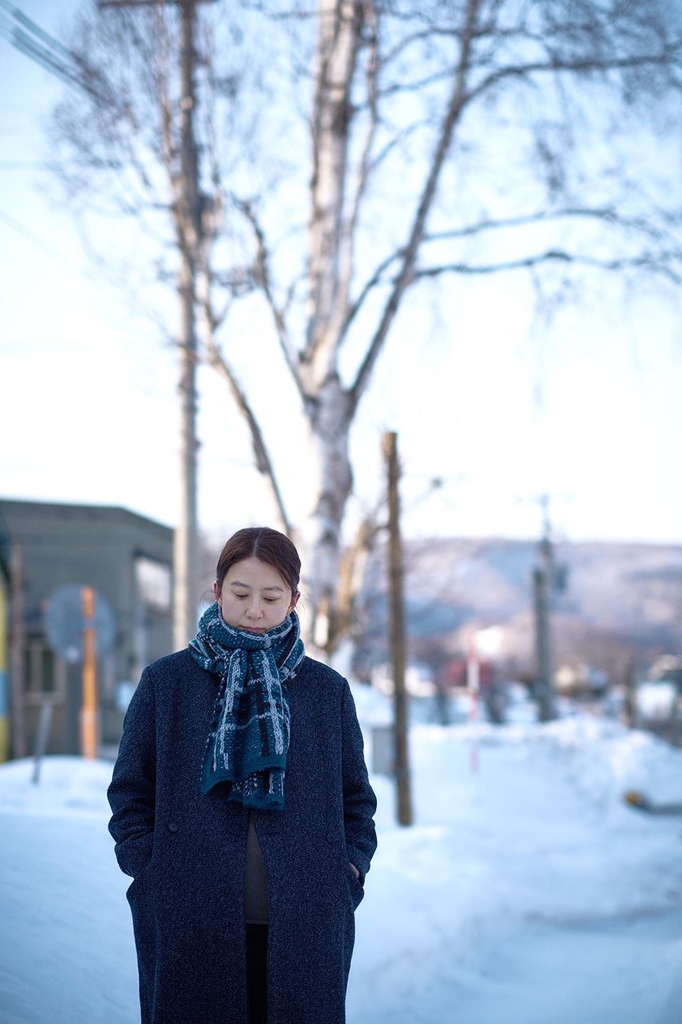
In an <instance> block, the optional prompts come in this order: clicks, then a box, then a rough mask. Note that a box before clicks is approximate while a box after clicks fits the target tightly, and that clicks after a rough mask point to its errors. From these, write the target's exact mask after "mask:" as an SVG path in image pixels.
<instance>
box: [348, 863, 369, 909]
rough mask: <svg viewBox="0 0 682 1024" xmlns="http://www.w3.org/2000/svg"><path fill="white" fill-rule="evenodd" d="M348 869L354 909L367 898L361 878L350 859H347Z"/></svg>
mask: <svg viewBox="0 0 682 1024" xmlns="http://www.w3.org/2000/svg"><path fill="white" fill-rule="evenodd" d="M347 865H348V870H347V872H346V874H347V876H348V884H349V888H350V896H351V900H352V902H353V910H357V908H358V907H359V906H360V904H361V903H362V901H363V900H364V898H365V890H364V887H363V885H362V883H361V882H360V879H359V878H358V877H357V876H356V874H355V872H354V871H353V868H352V867H351V864H350V861H347Z"/></svg>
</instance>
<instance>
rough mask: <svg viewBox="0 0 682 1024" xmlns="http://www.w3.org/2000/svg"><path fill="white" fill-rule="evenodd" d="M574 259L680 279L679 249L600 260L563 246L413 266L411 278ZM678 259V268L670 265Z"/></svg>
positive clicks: (486, 271)
mask: <svg viewBox="0 0 682 1024" xmlns="http://www.w3.org/2000/svg"><path fill="white" fill-rule="evenodd" d="M550 262H555V263H577V264H580V265H582V266H587V267H594V268H597V269H599V270H633V269H636V268H640V267H641V268H646V269H650V270H653V271H655V272H656V273H659V274H661V275H662V276H663V277H667V278H668V280H669V281H671V282H673V283H674V284H680V283H682V250H679V249H678V250H672V251H670V252H664V253H640V254H639V255H638V256H622V257H619V258H616V259H612V260H600V259H597V258H596V257H594V256H584V255H580V254H578V253H569V252H566V251H565V250H563V249H548V250H547V251H546V252H542V253H536V254H535V255H533V256H524V257H522V258H521V259H518V260H506V261H503V262H501V263H489V264H483V265H481V266H478V267H477V266H472V265H471V264H469V263H444V264H442V265H440V266H437V267H422V268H417V269H415V270H414V279H415V280H419V279H421V278H426V277H440V276H441V275H442V274H469V275H476V274H480V275H483V274H497V273H499V272H500V271H503V270H527V269H529V268H530V267H536V266H538V264H540V263H550ZM675 263H679V264H680V267H681V270H680V271H679V272H677V271H675V270H674V269H673V265H674V264H675Z"/></svg>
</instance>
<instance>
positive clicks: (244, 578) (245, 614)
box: [213, 558, 299, 633]
mask: <svg viewBox="0 0 682 1024" xmlns="http://www.w3.org/2000/svg"><path fill="white" fill-rule="evenodd" d="M213 592H214V594H215V599H216V601H217V602H218V604H219V605H220V610H221V612H222V616H223V618H224V619H225V622H226V623H227V624H228V626H234V628H235V629H245V630H247V631H248V632H249V633H264V632H265V631H266V630H267V629H273V628H274V627H275V626H279V625H280V624H281V623H282V622H284V620H285V619H286V617H287V615H288V614H289V612H290V611H292V609H293V608H295V607H296V603H297V602H298V598H299V594H298V593H296V594H293V595H292V593H291V587H289V586H288V585H287V583H286V582H285V581H284V580H283V579H282V577H281V576H280V574H279V573H278V572H277V569H275V568H274V566H272V565H268V563H267V562H261V560H260V559H259V558H245V559H243V560H242V561H241V562H235V563H234V565H232V566H230V568H229V569H228V570H227V574H226V576H225V579H224V580H223V585H222V587H220V588H219V587H218V584H217V583H214V584H213Z"/></svg>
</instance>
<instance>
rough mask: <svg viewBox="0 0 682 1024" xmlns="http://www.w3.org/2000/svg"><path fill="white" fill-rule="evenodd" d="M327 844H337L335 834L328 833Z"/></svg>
mask: <svg viewBox="0 0 682 1024" xmlns="http://www.w3.org/2000/svg"><path fill="white" fill-rule="evenodd" d="M327 842H328V843H335V842H336V835H335V834H334V832H327Z"/></svg>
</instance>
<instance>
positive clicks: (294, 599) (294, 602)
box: [287, 590, 301, 615]
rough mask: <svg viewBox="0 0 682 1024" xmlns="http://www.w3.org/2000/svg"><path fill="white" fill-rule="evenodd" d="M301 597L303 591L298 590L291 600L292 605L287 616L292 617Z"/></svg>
mask: <svg viewBox="0 0 682 1024" xmlns="http://www.w3.org/2000/svg"><path fill="white" fill-rule="evenodd" d="M300 596H301V591H300V590H297V591H296V593H295V594H294V596H293V597H292V599H291V604H290V605H289V610H288V612H287V615H291V613H292V612H293V610H294V608H295V607H296V605H297V604H298V599H299V597H300Z"/></svg>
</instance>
